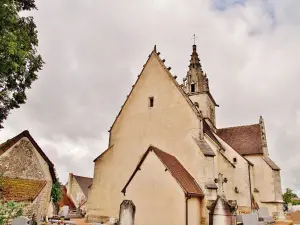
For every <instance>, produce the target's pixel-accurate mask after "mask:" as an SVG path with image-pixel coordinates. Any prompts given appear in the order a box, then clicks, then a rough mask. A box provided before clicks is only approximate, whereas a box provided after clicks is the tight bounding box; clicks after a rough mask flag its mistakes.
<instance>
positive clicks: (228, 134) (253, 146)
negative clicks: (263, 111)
mask: <svg viewBox="0 0 300 225" xmlns="http://www.w3.org/2000/svg"><path fill="white" fill-rule="evenodd" d="M217 135H218V136H219V137H220V138H221V139H222V140H223V141H225V142H226V143H227V144H228V145H230V146H231V147H232V148H233V149H234V150H236V151H237V152H238V153H240V154H241V155H251V154H263V150H262V141H261V130H260V125H259V124H254V125H247V126H238V127H229V128H222V129H218V130H217Z"/></svg>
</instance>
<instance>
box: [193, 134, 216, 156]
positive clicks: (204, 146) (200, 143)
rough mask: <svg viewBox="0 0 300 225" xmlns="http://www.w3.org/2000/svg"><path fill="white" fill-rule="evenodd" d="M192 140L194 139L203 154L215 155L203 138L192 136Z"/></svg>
mask: <svg viewBox="0 0 300 225" xmlns="http://www.w3.org/2000/svg"><path fill="white" fill-rule="evenodd" d="M194 140H195V141H196V143H197V145H198V146H199V148H200V150H201V151H202V153H203V154H204V155H205V156H216V154H215V153H214V151H213V150H212V149H211V148H210V147H209V145H208V144H207V143H206V141H205V140H198V139H196V138H194Z"/></svg>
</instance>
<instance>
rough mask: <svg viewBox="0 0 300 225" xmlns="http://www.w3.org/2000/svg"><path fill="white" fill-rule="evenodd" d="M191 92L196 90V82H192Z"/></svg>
mask: <svg viewBox="0 0 300 225" xmlns="http://www.w3.org/2000/svg"><path fill="white" fill-rule="evenodd" d="M191 92H195V84H191Z"/></svg>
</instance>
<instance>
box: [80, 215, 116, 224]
mask: <svg viewBox="0 0 300 225" xmlns="http://www.w3.org/2000/svg"><path fill="white" fill-rule="evenodd" d="M109 218H110V217H109V216H98V215H86V217H85V219H84V222H86V223H106V222H108V221H109Z"/></svg>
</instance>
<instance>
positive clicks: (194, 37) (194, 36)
mask: <svg viewBox="0 0 300 225" xmlns="http://www.w3.org/2000/svg"><path fill="white" fill-rule="evenodd" d="M196 38H198V37H196V35H195V34H194V35H193V38H192V39H194V45H196Z"/></svg>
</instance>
